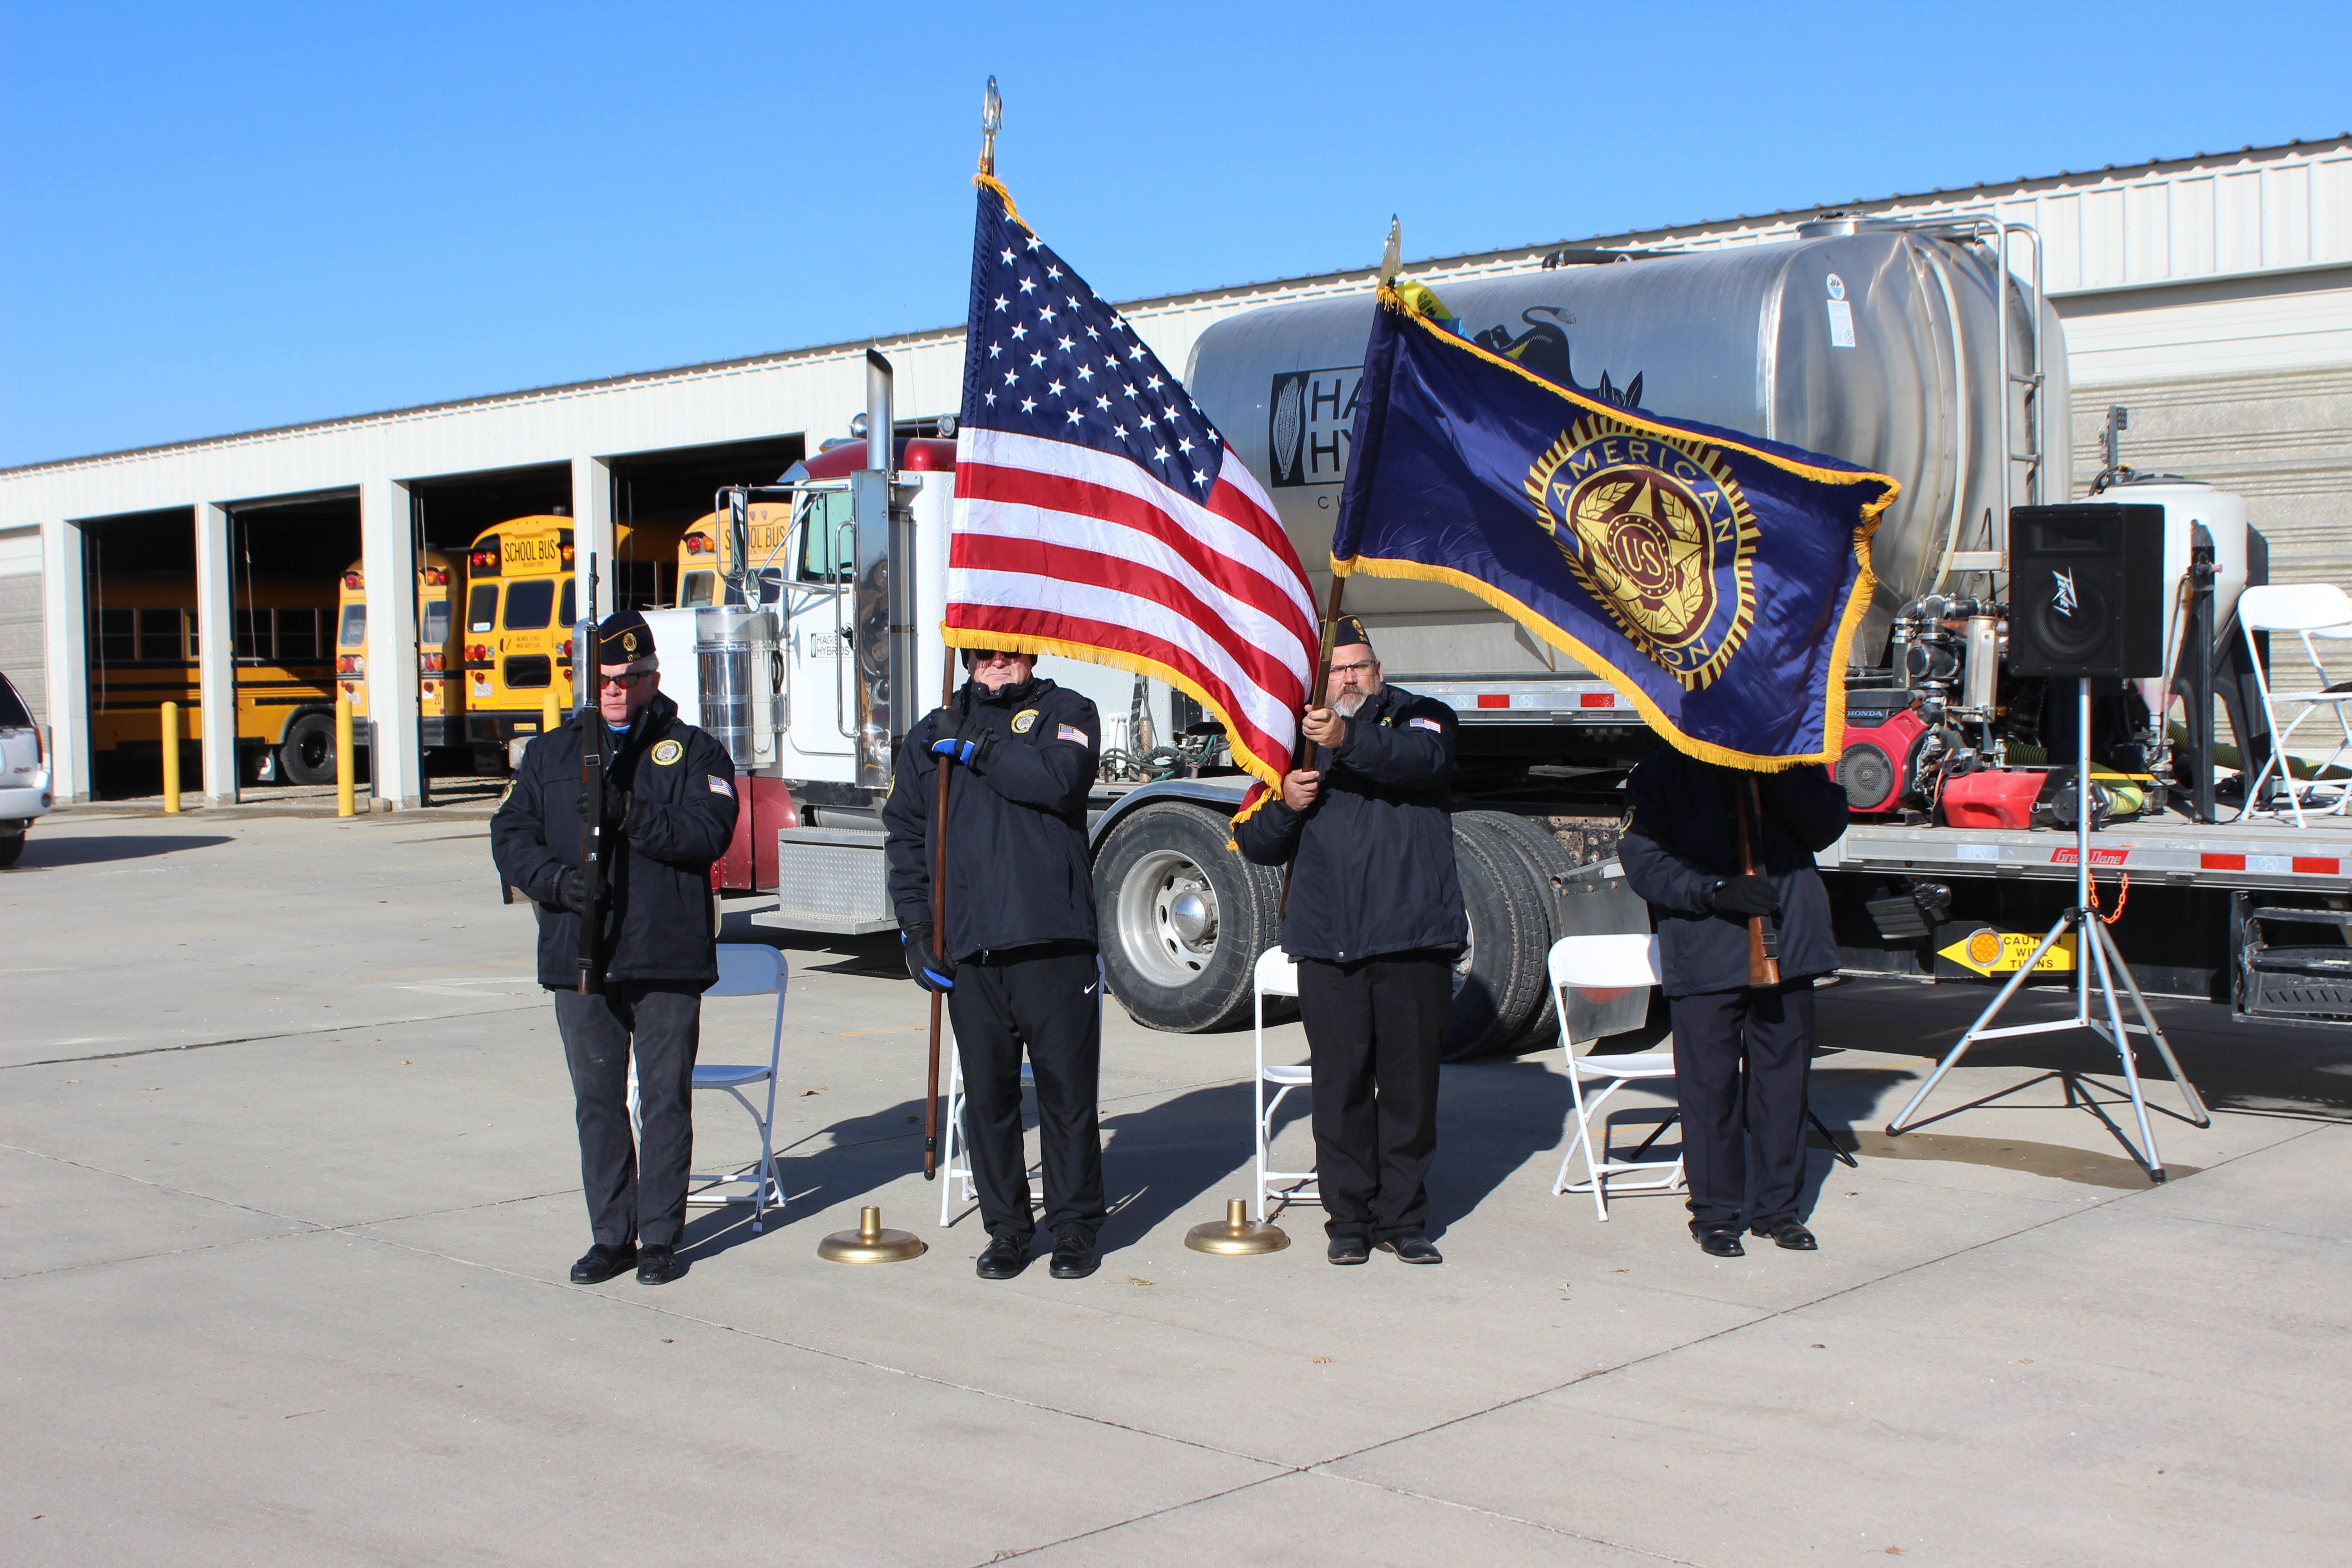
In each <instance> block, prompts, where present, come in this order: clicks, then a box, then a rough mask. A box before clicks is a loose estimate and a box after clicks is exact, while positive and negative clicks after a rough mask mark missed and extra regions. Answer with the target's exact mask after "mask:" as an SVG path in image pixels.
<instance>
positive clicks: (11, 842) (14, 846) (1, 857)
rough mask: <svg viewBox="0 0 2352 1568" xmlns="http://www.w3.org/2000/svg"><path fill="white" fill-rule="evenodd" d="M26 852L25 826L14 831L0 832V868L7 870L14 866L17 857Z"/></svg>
mask: <svg viewBox="0 0 2352 1568" xmlns="http://www.w3.org/2000/svg"><path fill="white" fill-rule="evenodd" d="M24 852H25V830H24V829H23V828H21V827H20V828H18V829H16V831H15V832H14V833H0V870H5V869H7V868H9V867H11V866H14V865H15V864H16V858H17V857H18V856H20V855H22V854H24Z"/></svg>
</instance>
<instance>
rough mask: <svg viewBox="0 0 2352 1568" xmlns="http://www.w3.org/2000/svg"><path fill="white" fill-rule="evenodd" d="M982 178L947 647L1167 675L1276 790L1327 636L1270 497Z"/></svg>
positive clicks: (999, 189) (1153, 361)
mask: <svg viewBox="0 0 2352 1568" xmlns="http://www.w3.org/2000/svg"><path fill="white" fill-rule="evenodd" d="M976 183H977V184H979V186H980V220H979V225H978V229H977V232H976V234H975V236H974V238H973V245H972V258H971V325H970V327H969V328H968V329H967V331H966V335H965V338H964V368H963V414H962V422H961V425H960V426H958V428H957V431H956V479H955V494H956V502H955V529H954V538H953V540H952V542H950V548H949V555H948V566H949V571H948V592H947V617H946V626H945V630H946V636H947V641H948V645H949V646H950V647H978V648H1013V649H1019V650H1021V651H1023V652H1026V653H1044V654H1062V655H1066V656H1067V657H1069V658H1078V659H1085V660H1087V661H1089V662H1092V663H1096V664H1108V665H1115V666H1117V667H1118V668H1123V669H1131V670H1135V671H1137V672H1139V673H1140V674H1144V675H1149V676H1152V677H1154V678H1156V679H1160V680H1164V681H1166V682H1168V683H1169V684H1170V685H1171V686H1173V687H1176V688H1178V689H1181V690H1183V691H1185V692H1188V693H1190V694H1191V695H1192V699H1193V700H1195V701H1197V702H1199V703H1200V704H1201V705H1202V707H1203V708H1205V709H1207V710H1209V712H1210V713H1212V714H1213V715H1214V716H1215V717H1216V719H1217V721H1219V722H1220V723H1222V724H1223V725H1224V727H1225V735H1226V738H1227V741H1228V742H1229V743H1230V744H1231V746H1232V749H1233V754H1234V761H1235V762H1236V763H1239V764H1240V765H1241V766H1242V767H1244V768H1245V769H1247V770H1248V771H1249V772H1250V773H1253V774H1255V775H1256V777H1257V778H1258V780H1259V781H1260V783H1261V784H1262V785H1264V786H1267V787H1278V786H1279V785H1280V783H1281V779H1282V773H1283V770H1284V769H1285V768H1286V767H1287V766H1288V765H1289V763H1290V757H1291V752H1292V748H1293V746H1294V745H1295V744H1296V742H1297V723H1298V711H1299V707H1300V703H1301V700H1302V699H1303V698H1304V697H1305V696H1306V692H1307V685H1308V683H1309V682H1310V681H1311V680H1312V679H1314V668H1315V660H1316V657H1317V654H1318V651H1319V648H1320V646H1321V637H1320V636H1319V633H1318V628H1317V624H1316V619H1315V609H1314V598H1313V595H1311V594H1310V593H1309V591H1308V589H1307V575H1306V574H1305V573H1304V572H1303V571H1302V570H1301V569H1300V567H1299V564H1298V556H1297V552H1296V551H1294V550H1292V549H1291V547H1290V540H1289V538H1288V537H1287V536H1286V534H1285V533H1284V532H1283V531H1282V523H1281V521H1280V520H1279V519H1278V518H1276V515H1275V510H1274V503H1273V502H1272V501H1270V500H1267V499H1266V494H1265V490H1264V489H1262V488H1261V487H1260V486H1259V484H1258V482H1257V480H1256V479H1255V478H1254V477H1252V475H1251V474H1250V472H1249V469H1248V468H1246V467H1245V466H1244V464H1243V463H1242V461H1241V459H1240V458H1237V457H1235V456H1234V451H1233V448H1232V447H1228V446H1227V445H1226V444H1225V439H1224V437H1223V436H1220V435H1219V434H1218V433H1217V431H1216V428H1215V426H1212V425H1211V424H1210V423H1209V421H1208V419H1207V418H1206V417H1205V416H1203V415H1202V413H1201V410H1200V408H1199V407H1198V406H1197V405H1195V404H1194V403H1193V402H1192V398H1191V397H1189V396H1188V395H1186V394H1185V391H1184V388H1183V387H1182V386H1181V384H1179V383H1178V382H1177V380H1176V378H1175V377H1174V376H1172V375H1171V374H1168V369H1167V367H1166V366H1165V365H1162V364H1161V363H1160V361H1159V359H1158V358H1157V357H1156V356H1154V355H1153V353H1151V351H1150V349H1148V348H1146V347H1144V346H1143V343H1142V342H1141V340H1139V338H1138V337H1137V336H1136V333H1135V329H1134V328H1133V327H1132V326H1130V325H1129V324H1128V321H1127V319H1126V318H1125V317H1124V316H1122V315H1120V314H1119V313H1118V311H1117V310H1113V309H1111V307H1110V306H1109V305H1108V304H1106V303H1105V302H1104V301H1102V300H1098V299H1097V298H1096V297H1095V293H1094V290H1092V289H1088V288H1087V285H1086V283H1085V281H1084V280H1083V279H1080V278H1079V277H1078V275H1077V274H1076V272H1074V271H1072V270H1071V269H1070V268H1069V266H1068V264H1066V262H1064V261H1063V260H1062V258H1060V257H1059V256H1058V255H1056V254H1055V252H1054V250H1053V249H1052V248H1051V247H1048V246H1047V245H1045V242H1044V241H1042V240H1040V239H1039V238H1038V237H1037V236H1036V234H1035V233H1034V231H1033V230H1031V228H1030V227H1029V226H1028V225H1027V224H1025V223H1024V222H1023V221H1022V219H1021V215H1020V214H1019V213H1018V212H1017V211H1015V210H1014V208H1013V198H1012V196H1011V195H1010V194H1009V193H1007V192H1006V190H1005V189H1004V187H1003V185H1001V184H997V182H996V181H995V180H993V179H992V178H990V177H989V176H987V175H984V174H983V175H982V176H980V177H979V178H978V180H977V182H976ZM1251 795H1252V798H1251V800H1250V801H1249V802H1247V803H1246V804H1245V806H1244V815H1245V814H1246V812H1247V810H1249V809H1254V808H1255V805H1256V804H1257V801H1258V800H1259V799H1261V798H1263V797H1264V795H1265V789H1264V788H1261V789H1257V790H1254V791H1252V792H1251Z"/></svg>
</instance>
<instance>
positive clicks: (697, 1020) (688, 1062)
mask: <svg viewBox="0 0 2352 1568" xmlns="http://www.w3.org/2000/svg"><path fill="white" fill-rule="evenodd" d="M554 996H555V1024H556V1027H557V1028H558V1029H560V1030H561V1031H562V1035H563V1059H564V1060H565V1062H567V1063H568V1064H569V1065H570V1066H571V1068H572V1114H573V1116H574V1118H575V1120H577V1121H578V1122H579V1124H580V1181H581V1184H582V1185H583V1187H584V1188H585V1189H586V1191H587V1195H588V1225H589V1229H590V1231H591V1233H592V1234H593V1236H594V1237H595V1238H596V1239H597V1240H598V1241H600V1242H603V1243H604V1245H606V1246H607V1247H619V1246H622V1245H625V1243H627V1242H628V1241H629V1240H631V1239H632V1238H635V1239H636V1240H638V1241H642V1242H645V1243H646V1244H647V1245H649V1246H655V1247H675V1246H677V1237H678V1232H679V1231H681V1230H683V1229H685V1228H686V1178H687V1173H688V1171H689V1170H690V1169H691V1168H692V1163H693V1159H694V1057H695V1052H696V1051H697V1049H698V1048H699V1047H700V1045H701V1040H702V987H701V986H699V985H694V984H680V983H674V982H668V981H624V980H615V981H611V982H608V983H607V984H606V985H605V988H604V992H603V993H602V994H598V995H594V996H583V995H580V994H577V993H575V992H571V991H558V992H556V993H554ZM633 1047H634V1048H635V1051H636V1054H637V1105H638V1115H639V1119H640V1121H642V1123H643V1126H644V1145H645V1146H644V1149H643V1151H642V1152H640V1151H639V1149H638V1147H637V1141H636V1140H635V1138H633V1137H632V1136H631V1133H630V1128H629V1052H630V1050H631V1049H632V1048H633Z"/></svg>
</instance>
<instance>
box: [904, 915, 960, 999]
mask: <svg viewBox="0 0 2352 1568" xmlns="http://www.w3.org/2000/svg"><path fill="white" fill-rule="evenodd" d="M898 945H899V946H900V947H902V948H904V949H905V950H906V952H907V973H908V974H910V975H912V976H914V980H915V984H918V985H919V986H921V987H922V988H923V989H924V990H926V991H952V990H954V989H955V965H954V964H952V963H949V962H948V961H947V960H946V959H944V958H941V957H940V956H939V955H938V954H937V953H935V952H932V951H931V928H930V927H929V926H927V925H920V926H908V928H907V929H906V930H905V931H900V932H899V933H898Z"/></svg>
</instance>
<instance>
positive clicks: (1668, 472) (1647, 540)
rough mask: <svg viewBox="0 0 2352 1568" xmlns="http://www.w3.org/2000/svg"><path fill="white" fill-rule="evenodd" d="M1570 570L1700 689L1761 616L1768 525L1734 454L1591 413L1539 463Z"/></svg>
mask: <svg viewBox="0 0 2352 1568" xmlns="http://www.w3.org/2000/svg"><path fill="white" fill-rule="evenodd" d="M1527 490H1528V497H1529V499H1531V500H1534V502H1535V504H1536V517H1537V519H1538V521H1539V522H1540V523H1541V525H1542V527H1543V530H1544V531H1545V532H1547V533H1549V534H1550V535H1551V539H1552V542H1553V543H1554V544H1556V545H1558V546H1559V552H1560V553H1561V554H1562V555H1564V556H1566V557H1567V558H1568V564H1569V569H1570V571H1571V572H1573V573H1574V574H1575V575H1576V580H1577V582H1578V583H1579V584H1580V585H1581V586H1582V587H1583V589H1584V591H1585V592H1586V593H1587V594H1589V595H1591V596H1592V597H1593V599H1594V600H1596V601H1597V602H1598V603H1599V604H1600V605H1601V607H1602V608H1604V609H1605V610H1607V611H1608V613H1609V616H1610V618H1611V619H1612V620H1614V621H1615V622H1616V623H1617V626H1618V628H1619V629H1620V630H1622V632H1623V633H1624V634H1625V636H1626V637H1629V638H1631V639H1632V640H1633V643H1634V644H1635V646H1637V647H1640V648H1641V649H1642V651H1643V653H1645V654H1647V655H1648V656H1649V658H1650V659H1651V661H1652V662H1653V663H1654V664H1656V665H1658V666H1659V668H1663V669H1664V670H1665V671H1666V672H1667V673H1668V674H1670V675H1672V676H1673V677H1674V678H1675V679H1676V680H1678V681H1680V682H1681V683H1682V685H1683V689H1685V690H1686V691H1696V690H1698V689H1700V688H1702V687H1704V686H1706V685H1708V684H1709V683H1710V682H1712V681H1713V680H1714V679H1716V677H1717V676H1719V675H1721V674H1722V673H1723V670H1724V667H1725V666H1727V665H1728V664H1729V663H1730V662H1731V657H1732V655H1733V654H1735V653H1737V652H1738V651H1739V645H1740V644H1741V643H1742V642H1743V641H1745V640H1746V639H1747V637H1748V627H1750V626H1753V625H1754V624H1755V621H1756V583H1755V575H1754V559H1755V554H1756V543H1757V540H1758V538H1759V534H1758V531H1757V527H1756V517H1755V514H1754V512H1752V511H1751V510H1749V509H1748V498H1747V496H1746V495H1745V494H1744V493H1742V492H1741V490H1740V488H1739V481H1738V479H1736V478H1735V477H1734V476H1733V474H1732V471H1731V466H1730V465H1729V464H1728V463H1727V462H1725V461H1724V459H1723V455H1722V454H1721V453H1719V452H1717V450H1716V449H1715V448H1714V447H1709V446H1708V445H1707V444H1706V443H1705V442H1704V441H1698V440H1692V439H1688V438H1685V437H1676V436H1661V435H1658V434H1656V433H1655V432H1654V431H1650V430H1644V429H1641V428H1638V427H1636V426H1631V425H1627V424H1624V423H1622V421H1620V420H1617V419H1613V418H1611V417H1610V416H1608V415H1605V414H1594V415H1589V416H1586V417H1585V418H1583V419H1580V420H1579V421H1577V423H1576V425H1575V426H1573V427H1572V428H1570V430H1569V431H1568V432H1567V433H1566V434H1564V435H1563V436H1561V437H1560V438H1559V440H1557V441H1555V442H1553V443H1552V445H1551V449H1550V450H1549V451H1548V452H1546V453H1545V454H1544V455H1543V456H1542V457H1540V458H1537V459H1536V463H1535V466H1534V467H1533V468H1529V469H1528V479H1527Z"/></svg>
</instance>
